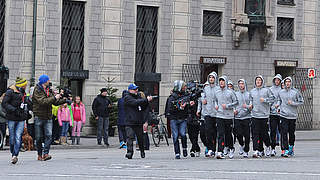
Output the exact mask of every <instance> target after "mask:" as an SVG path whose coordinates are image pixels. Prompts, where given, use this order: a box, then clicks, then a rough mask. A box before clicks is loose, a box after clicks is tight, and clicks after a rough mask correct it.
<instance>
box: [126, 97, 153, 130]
mask: <svg viewBox="0 0 320 180" xmlns="http://www.w3.org/2000/svg"><path fill="white" fill-rule="evenodd" d="M148 104H149V103H148V100H147V99H144V98H142V97H141V96H140V95H139V94H138V95H135V94H130V93H126V95H125V96H124V110H125V113H126V119H125V124H126V125H129V126H130V125H142V124H144V123H145V122H146V120H147V118H146V109H147V107H148Z"/></svg>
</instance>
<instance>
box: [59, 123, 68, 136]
mask: <svg viewBox="0 0 320 180" xmlns="http://www.w3.org/2000/svg"><path fill="white" fill-rule="evenodd" d="M69 125H70V122H69V121H62V127H61V134H60V136H63V137H67V136H68V130H69Z"/></svg>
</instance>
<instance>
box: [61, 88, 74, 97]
mask: <svg viewBox="0 0 320 180" xmlns="http://www.w3.org/2000/svg"><path fill="white" fill-rule="evenodd" d="M61 90H62V92H61V91H60V94H61V96H62V98H67V99H69V97H72V91H71V90H70V89H68V88H63V89H61Z"/></svg>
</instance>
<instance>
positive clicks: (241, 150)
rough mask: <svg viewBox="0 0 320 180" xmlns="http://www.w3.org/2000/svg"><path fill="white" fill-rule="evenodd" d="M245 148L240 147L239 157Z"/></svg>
mask: <svg viewBox="0 0 320 180" xmlns="http://www.w3.org/2000/svg"><path fill="white" fill-rule="evenodd" d="M243 149H244V146H240V149H239V155H242V154H243V153H244V150H243Z"/></svg>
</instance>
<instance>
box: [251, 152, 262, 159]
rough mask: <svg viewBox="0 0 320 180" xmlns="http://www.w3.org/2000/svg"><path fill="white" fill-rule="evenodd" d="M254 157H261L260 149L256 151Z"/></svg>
mask: <svg viewBox="0 0 320 180" xmlns="http://www.w3.org/2000/svg"><path fill="white" fill-rule="evenodd" d="M252 157H253V158H259V157H260V152H259V151H254V153H253V155H252Z"/></svg>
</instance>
